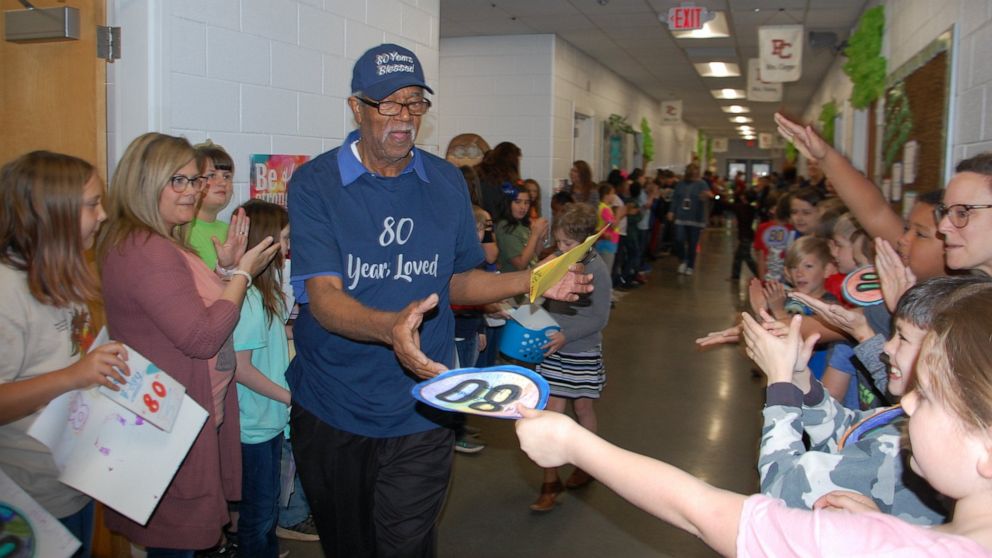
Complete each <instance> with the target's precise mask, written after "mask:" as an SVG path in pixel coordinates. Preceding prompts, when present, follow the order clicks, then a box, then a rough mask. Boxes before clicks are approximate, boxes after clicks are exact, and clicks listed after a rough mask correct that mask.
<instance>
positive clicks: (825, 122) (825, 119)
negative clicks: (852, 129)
mask: <svg viewBox="0 0 992 558" xmlns="http://www.w3.org/2000/svg"><path fill="white" fill-rule="evenodd" d="M836 118H837V103H835V102H834V101H829V102H826V103H823V106H822V107H820V118H819V119H818V120H819V121H820V135H821V136H823V141H825V142H827V144H828V145H833V144H834V128H835V125H834V124H835V122H836Z"/></svg>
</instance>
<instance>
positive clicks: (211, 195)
mask: <svg viewBox="0 0 992 558" xmlns="http://www.w3.org/2000/svg"><path fill="white" fill-rule="evenodd" d="M193 149H195V150H196V161H197V164H198V166H199V168H200V171H201V172H202V173H203V177H204V179H206V184H205V185H204V187H203V196H202V197H201V198H200V205H199V207H198V208H197V212H196V218H194V219H193V222H192V223H190V225H189V244H190V246H192V247H193V250H195V251H196V253H197V255H199V256H200V259H202V260H203V261H204V262H205V263H206V264H207V267H208V268H210V269H214V268H215V267H217V251H218V246H222V245H223V244H224V243H226V242H227V228H228V224H227V223H226V222H224V221H221V220H220V219H218V218H217V215H218V214H219V213H220V212H221V211H223V210H224V208H226V207H227V204H229V203H230V202H231V196H232V194H233V193H234V160H233V159H231V156H230V155H229V154H228V153H227V151H225V150H224V148H223V147H221V146H219V145H217V144H215V143H214V142H212V141H210V140H207V141H206V142H204V143H201V144H198V145H195V146H194V147H193ZM214 243H216V245H215V244H214Z"/></svg>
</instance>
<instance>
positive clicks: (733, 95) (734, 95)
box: [710, 89, 747, 99]
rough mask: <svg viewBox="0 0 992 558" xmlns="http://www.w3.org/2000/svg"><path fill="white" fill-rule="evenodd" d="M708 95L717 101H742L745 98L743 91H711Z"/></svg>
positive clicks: (745, 94)
mask: <svg viewBox="0 0 992 558" xmlns="http://www.w3.org/2000/svg"><path fill="white" fill-rule="evenodd" d="M710 94H712V95H713V96H714V97H716V98H717V99H743V98H744V97H746V96H747V93H745V92H744V90H743V89H711V90H710Z"/></svg>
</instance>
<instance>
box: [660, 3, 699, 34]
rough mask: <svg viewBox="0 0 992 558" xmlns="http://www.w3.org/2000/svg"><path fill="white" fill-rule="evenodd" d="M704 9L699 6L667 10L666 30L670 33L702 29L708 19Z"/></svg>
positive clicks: (677, 7)
mask: <svg viewBox="0 0 992 558" xmlns="http://www.w3.org/2000/svg"><path fill="white" fill-rule="evenodd" d="M708 15H709V13H708V12H707V10H706V8H703V7H700V6H676V7H674V8H669V10H668V28H669V29H670V30H672V31H694V30H696V29H702V28H703V23H705V22H706V21H707V20H708V19H709V17H707V16H708Z"/></svg>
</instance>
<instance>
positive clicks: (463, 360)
mask: <svg viewBox="0 0 992 558" xmlns="http://www.w3.org/2000/svg"><path fill="white" fill-rule="evenodd" d="M486 340H487V341H488V340H489V338H488V337H487V338H486ZM455 352H457V353H458V368H472V367H474V366H475V363H476V362H477V361H478V360H479V335H478V334H474V333H473V334H472V335H470V336H468V337H466V338H465V339H458V338H455Z"/></svg>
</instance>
